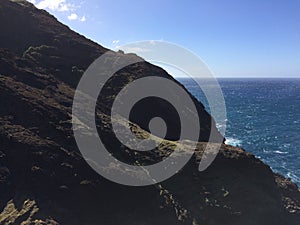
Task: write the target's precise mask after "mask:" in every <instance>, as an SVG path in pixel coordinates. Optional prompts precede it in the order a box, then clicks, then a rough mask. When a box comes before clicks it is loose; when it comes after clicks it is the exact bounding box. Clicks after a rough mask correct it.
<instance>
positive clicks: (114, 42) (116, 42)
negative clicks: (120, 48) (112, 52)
mask: <svg viewBox="0 0 300 225" xmlns="http://www.w3.org/2000/svg"><path fill="white" fill-rule="evenodd" d="M119 43H120V40H114V41H113V42H112V44H113V45H116V44H119Z"/></svg>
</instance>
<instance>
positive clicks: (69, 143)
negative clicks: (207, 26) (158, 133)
mask: <svg viewBox="0 0 300 225" xmlns="http://www.w3.org/2000/svg"><path fill="white" fill-rule="evenodd" d="M0 29H1V32H0V96H1V107H0V212H1V213H0V224H24V225H25V224H70V225H73V224H74V225H77V224H78V225H79V224H80V225H81V224H112V225H113V224H124V225H126V224H138V225H140V224H222V225H224V224H230V225H232V224H237V225H240V224H243V225H247V224H249V225H250V224H270V225H271V224H272V225H276V224H278V225H281V224H295V225H298V224H299V221H300V193H299V190H298V187H297V186H296V185H295V184H293V183H292V182H291V181H290V180H288V179H285V178H283V177H281V176H280V175H277V174H274V173H273V172H272V171H271V169H270V168H269V167H268V166H267V165H265V164H263V163H262V162H261V161H260V160H258V159H256V158H255V157H254V156H253V155H251V154H249V153H247V152H245V151H244V150H242V149H239V148H234V147H231V146H227V145H223V146H222V148H221V151H220V153H219V154H218V156H217V159H216V160H215V161H214V163H213V164H212V165H211V167H209V169H208V170H206V171H205V172H202V173H199V172H198V170H197V167H198V162H199V160H200V158H201V156H202V153H203V148H204V146H205V145H206V144H205V142H206V141H207V140H208V134H209V132H210V129H216V128H215V126H214V122H213V121H211V117H210V115H209V114H208V113H207V112H206V111H205V109H204V107H203V105H202V104H201V103H199V102H197V100H196V99H195V98H194V101H195V104H196V105H197V110H198V113H199V115H200V120H201V129H202V130H201V134H200V137H199V141H201V142H199V144H198V148H197V152H196V154H195V156H194V157H193V158H192V159H191V160H190V162H189V163H188V164H187V165H186V166H185V168H184V169H183V170H182V171H180V172H179V173H178V174H177V175H175V176H174V177H173V178H171V179H169V180H167V181H165V182H163V183H161V184H157V185H154V186H148V187H139V188H138V187H126V186H121V185H118V184H115V183H112V182H110V181H108V180H106V179H104V178H102V177H101V176H100V175H98V174H96V173H95V172H94V171H93V170H92V169H91V168H90V167H89V166H88V165H87V164H86V162H85V161H84V160H83V158H82V156H81V154H80V152H79V151H78V148H77V146H76V143H75V140H74V137H73V131H72V127H71V126H72V124H71V107H72V100H73V95H74V88H75V87H76V85H77V83H78V82H79V79H80V77H81V75H82V73H83V71H84V70H85V69H86V68H87V67H88V66H89V65H90V63H92V62H93V61H94V60H95V59H96V58H97V57H99V56H100V55H102V54H103V53H105V52H106V51H107V49H105V48H103V47H101V46H100V45H98V44H96V43H94V42H92V41H90V40H87V39H86V38H84V37H83V36H81V35H79V34H76V33H75V32H73V31H71V30H70V29H69V28H68V27H66V26H64V25H62V24H60V23H59V22H58V21H57V20H56V19H55V18H54V17H53V16H51V15H49V14H48V13H47V12H45V11H41V10H38V9H36V8H35V7H34V6H33V5H31V4H30V3H27V2H26V1H21V0H20V1H10V0H1V3H0ZM116 54H120V57H132V56H128V55H124V54H122V53H116ZM128 71H129V72H128ZM144 76H161V77H165V78H168V79H172V80H173V78H172V77H171V76H170V75H168V74H167V73H166V72H165V71H164V70H162V69H160V68H158V67H156V66H153V65H151V64H149V63H147V62H142V63H138V64H135V65H132V66H129V67H128V68H125V69H124V70H121V71H119V72H118V73H117V74H116V75H115V76H114V78H113V79H111V80H110V81H109V83H108V84H107V86H106V87H110V88H106V89H105V91H104V92H103V95H102V96H100V101H99V105H98V112H99V114H98V119H97V120H98V122H99V127H100V128H99V129H100V130H101V131H102V132H103V134H102V135H103V139H104V141H105V142H106V144H107V145H109V146H110V147H111V148H112V149H113V154H115V155H116V157H118V158H119V159H122V160H124V161H131V160H132V157H133V156H134V157H137V158H138V159H140V160H142V161H143V160H144V159H147V160H148V161H149V160H150V161H156V160H158V159H157V158H155V157H156V156H155V157H154V155H151V153H150V154H149V155H145V154H144V155H143V154H137V155H136V154H133V153H132V152H130V151H127V150H126V149H125V151H123V149H122V151H121V149H120V145H119V143H118V142H116V141H115V139H114V137H113V134H112V131H111V124H110V121H109V119H108V118H109V117H108V116H107V115H109V112H110V111H109V105H110V104H111V103H112V101H113V99H112V97H111V96H113V95H114V94H115V93H118V91H119V90H121V88H122V87H123V86H125V85H126V84H127V83H128V82H130V81H131V80H132V79H137V78H139V77H144ZM174 82H175V81H174ZM155 104H156V105H155V107H153V103H151V102H145V103H144V105H143V106H142V108H143V109H144V110H145V111H146V112H147V113H149V117H151V115H152V114H156V113H165V112H166V111H169V110H168V107H167V106H165V105H164V104H163V103H162V102H161V103H157V102H156V103H155ZM153 108H155V110H154V109H153ZM139 114H140V112H139V111H137V113H136V114H135V115H133V116H132V120H133V121H132V122H134V123H137V124H138V125H140V127H142V128H144V129H147V127H146V125H145V124H147V122H148V121H144V120H143V117H139ZM165 116H166V117H167V118H169V120H170V122H169V124H168V125H170V126H174V124H176V118H177V117H176V115H175V114H174V113H172V112H170V113H169V114H166V115H165ZM176 129H177V128H176V126H175V127H172V130H173V131H174V132H169V133H168V139H171V140H176V138H177V136H176V132H175V131H176ZM141 134H142V135H143V134H146V131H143V130H142V131H141ZM172 144H174V142H171V141H170V142H169V141H166V145H165V146H164V147H162V149H158V150H159V151H160V152H161V154H162V156H161V157H164V154H167V152H168V150H169V148H171V147H170V146H172ZM185 147H186V148H187V149H188V148H189V144H188V143H186V146H185ZM149 158H150V159H149ZM147 160H145V161H147Z"/></svg>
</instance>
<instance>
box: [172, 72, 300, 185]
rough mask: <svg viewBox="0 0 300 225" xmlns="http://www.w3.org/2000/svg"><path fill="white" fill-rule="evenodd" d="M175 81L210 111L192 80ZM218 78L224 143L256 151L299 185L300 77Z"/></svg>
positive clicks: (273, 168) (260, 156)
mask: <svg viewBox="0 0 300 225" xmlns="http://www.w3.org/2000/svg"><path fill="white" fill-rule="evenodd" d="M178 81H179V82H180V83H182V84H183V85H184V86H185V87H186V88H187V89H188V90H189V91H190V92H191V93H192V94H193V95H194V96H195V97H196V98H197V99H198V100H199V101H201V102H202V103H203V104H204V105H205V107H206V109H207V111H210V109H209V105H208V103H207V100H206V98H205V95H204V94H203V93H202V91H201V89H199V87H198V85H197V84H196V83H195V81H193V80H192V79H190V78H178ZM218 81H219V84H220V87H221V89H222V92H223V95H224V99H225V103H226V111H227V125H226V133H225V137H226V139H227V140H226V143H227V144H230V145H234V146H239V147H242V148H244V149H245V150H247V151H248V152H251V153H253V154H255V155H256V156H257V157H258V158H260V159H261V160H262V161H264V162H265V163H267V164H268V165H269V166H270V167H271V168H272V170H273V171H274V172H277V173H280V174H282V175H284V176H286V177H289V178H291V179H292V180H293V181H294V182H295V183H297V184H298V186H299V187H300V79H292V78H290V79H281V78H280V79H279V78H278V79H269V78H268V79H267V78H259V79H253V78H251V79H250V78H243V79H237V78H222V79H218Z"/></svg>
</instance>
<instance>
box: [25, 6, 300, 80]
mask: <svg viewBox="0 0 300 225" xmlns="http://www.w3.org/2000/svg"><path fill="white" fill-rule="evenodd" d="M31 2H34V3H35V5H36V6H37V7H39V8H43V9H46V10H47V11H49V12H50V13H51V14H53V15H55V16H56V17H57V18H58V19H59V20H60V21H61V22H63V23H65V24H67V25H68V26H69V27H71V28H72V29H74V30H76V31H77V32H79V33H81V34H83V35H85V36H86V37H88V38H90V39H93V40H95V41H96V42H98V43H99V44H101V45H103V46H105V47H108V48H111V49H115V48H116V47H117V46H120V45H124V44H127V43H130V42H135V41H142V40H163V41H168V42H172V43H175V44H178V45H181V46H183V47H186V48H187V49H189V50H191V51H193V52H194V53H196V54H197V55H198V56H199V57H200V58H201V59H202V60H203V61H204V62H205V63H206V64H207V65H208V66H209V67H210V68H211V70H212V71H213V73H214V74H215V75H216V76H217V77H299V78H300V1H299V0H285V1H283V0H260V1H258V0H252V1H249V0H226V1H225V0H190V1H187V0H186V1H179V0H178V1H176V0H173V1H171V0H151V1H143V0H139V1H137V0H130V1H122V0H114V1H108V0H105V1H104V0H86V1H82V0H31Z"/></svg>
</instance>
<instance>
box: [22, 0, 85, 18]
mask: <svg viewBox="0 0 300 225" xmlns="http://www.w3.org/2000/svg"><path fill="white" fill-rule="evenodd" d="M27 1H29V2H31V3H33V4H34V5H35V6H36V7H37V8H39V9H45V10H51V11H57V12H69V13H71V14H70V15H69V16H68V19H69V20H78V21H81V22H85V21H86V17H85V16H82V17H79V16H78V14H76V13H75V12H76V10H77V9H78V8H80V6H81V5H77V6H76V5H74V4H73V3H69V0H39V1H38V0H27ZM67 1H68V2H67ZM80 4H82V3H80Z"/></svg>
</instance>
